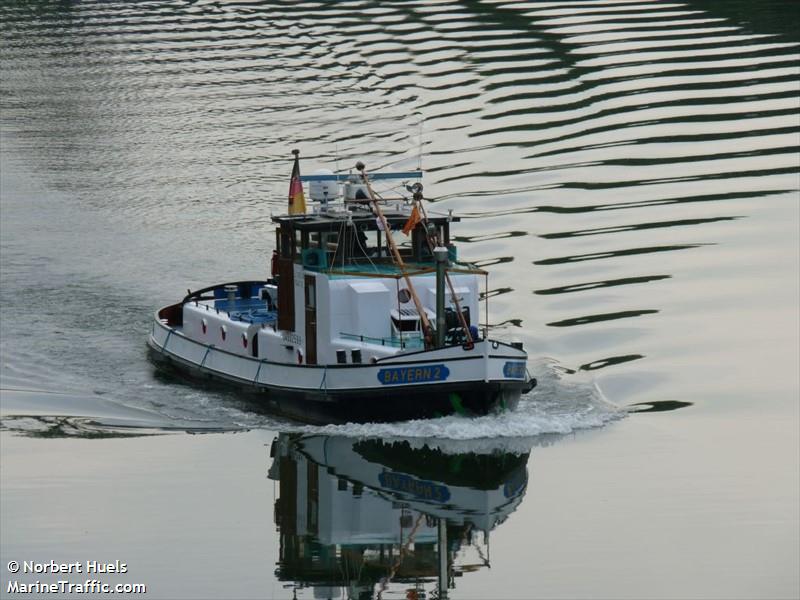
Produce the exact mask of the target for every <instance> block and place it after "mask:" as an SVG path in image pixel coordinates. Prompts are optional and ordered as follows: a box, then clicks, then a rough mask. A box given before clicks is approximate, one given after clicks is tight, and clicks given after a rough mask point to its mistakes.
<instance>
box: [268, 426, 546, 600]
mask: <svg viewBox="0 0 800 600" xmlns="http://www.w3.org/2000/svg"><path fill="white" fill-rule="evenodd" d="M529 453H530V446H527V447H524V448H523V449H521V450H520V449H517V451H516V452H505V451H498V450H496V449H495V450H489V451H484V450H481V451H480V452H476V451H471V450H470V449H469V448H466V449H465V447H464V446H463V445H462V446H460V447H458V449H457V450H453V449H446V448H445V449H441V448H437V449H431V448H430V447H428V446H420V445H419V443H418V442H416V441H415V442H413V443H412V442H411V441H406V440H401V441H383V440H379V439H367V440H363V439H361V440H359V439H355V438H347V437H329V436H317V435H313V436H302V435H297V434H285V433H282V434H280V435H279V437H278V438H277V439H276V440H274V441H273V445H272V450H271V454H272V456H273V463H272V466H271V468H270V470H269V477H270V478H271V479H275V480H279V481H280V486H279V487H280V497H279V498H278V499H277V500H276V502H275V522H276V525H277V526H278V528H279V530H280V558H279V563H278V569H277V572H276V574H277V576H278V578H279V579H280V580H281V581H291V582H293V586H294V587H295V593H297V591H298V590H299V589H302V588H308V587H313V588H314V589H313V596H314V597H315V598H353V599H365V598H374V597H381V595H382V594H383V592H384V591H385V590H387V588H388V587H389V585H390V584H391V587H392V596H396V595H397V593H398V592H405V597H407V598H415V599H422V598H435V597H438V598H444V597H446V596H447V589H449V588H454V587H455V580H456V578H457V577H460V576H462V575H463V574H464V573H468V572H470V571H474V570H477V569H480V568H482V567H488V566H489V532H490V531H491V530H492V529H494V528H495V527H497V526H498V525H499V524H500V523H502V522H503V521H505V520H506V519H507V518H508V516H509V515H510V514H511V513H512V512H514V510H515V509H516V507H517V506H518V505H519V504H520V502H521V501H522V498H523V496H524V494H525V488H526V485H527V481H528V475H527V469H526V465H527V462H528V455H529Z"/></svg>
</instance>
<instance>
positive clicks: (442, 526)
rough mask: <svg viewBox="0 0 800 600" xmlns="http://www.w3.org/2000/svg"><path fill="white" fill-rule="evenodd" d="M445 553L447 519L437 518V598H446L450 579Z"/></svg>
mask: <svg viewBox="0 0 800 600" xmlns="http://www.w3.org/2000/svg"><path fill="white" fill-rule="evenodd" d="M447 554H448V553H447V521H445V520H444V519H439V598H447V588H448V583H449V581H450V573H449V568H448V564H447Z"/></svg>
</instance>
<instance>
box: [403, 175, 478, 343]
mask: <svg viewBox="0 0 800 600" xmlns="http://www.w3.org/2000/svg"><path fill="white" fill-rule="evenodd" d="M414 201H415V202H416V204H417V206H419V208H420V210H421V211H422V223H423V227H424V228H425V240H426V241H427V242H428V247H429V248H430V249H431V252H434V248H435V247H436V246H439V245H440V244H441V243H442V242H443V240H440V239H439V234H438V233H437V234H436V235H435V236H431V235H430V233H429V230H428V213H427V212H426V211H425V206H423V204H422V189H421V187H420V190H419V191H418V192H415V193H414ZM431 237H433V240H431ZM444 277H445V280H446V281H447V286H448V287H449V288H450V297H451V298H452V299H453V304H455V307H456V314H457V315H458V322H459V323H460V325H461V328H462V329H463V330H464V339H466V341H467V344H472V341H473V340H472V334H471V333H470V332H469V327H467V320H466V319H465V318H464V313H462V312H461V303H460V302H459V301H458V295H457V294H456V290H455V288H454V287H453V281H452V280H451V279H450V274H449V273H448V272H447V269H445V271H444ZM487 314H488V312H487Z"/></svg>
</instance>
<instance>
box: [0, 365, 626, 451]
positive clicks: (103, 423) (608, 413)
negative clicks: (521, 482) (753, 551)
mask: <svg viewBox="0 0 800 600" xmlns="http://www.w3.org/2000/svg"><path fill="white" fill-rule="evenodd" d="M532 373H533V375H534V376H535V377H536V378H537V380H538V385H537V386H536V388H535V389H534V390H533V391H532V392H530V393H529V394H527V395H525V396H523V397H522V399H521V400H520V404H519V406H518V408H517V409H516V410H514V411H511V412H505V413H498V414H493V415H487V416H482V417H466V416H447V417H441V418H438V419H426V420H414V421H403V422H397V423H358V424H356V423H348V424H344V425H325V426H312V425H301V424H297V423H294V422H291V421H286V420H283V419H280V418H278V417H275V416H271V415H266V414H263V413H259V412H256V411H255V408H256V407H255V406H254V405H253V404H252V403H249V402H246V401H242V400H239V399H237V398H236V397H235V396H234V395H230V394H223V395H219V394H216V393H214V392H209V391H202V390H197V389H196V388H192V387H185V388H184V387H178V390H179V391H178V393H175V392H174V389H173V393H172V394H171V395H170V396H169V397H168V398H167V397H164V396H163V394H159V393H158V390H159V388H160V386H154V387H152V388H150V389H149V390H147V391H149V392H150V393H151V395H152V398H151V399H150V400H143V398H142V397H141V396H142V395H140V397H139V398H138V399H136V398H122V397H115V394H114V393H113V392H109V393H103V394H98V393H92V394H80V393H77V392H71V393H54V392H50V391H33V390H27V391H24V390H8V389H6V390H3V393H2V394H0V398H2V402H0V405H2V413H3V414H2V419H0V421H2V422H1V423H0V429H2V430H5V431H11V432H14V433H17V434H21V435H27V436H34V437H86V438H95V437H117V436H141V435H152V434H157V433H162V434H163V433H175V432H190V433H219V432H228V431H246V430H252V429H267V430H271V431H279V432H286V433H300V434H305V435H332V436H342V437H350V438H362V439H365V438H381V439H384V440H399V439H402V440H405V441H407V442H408V443H410V444H411V445H412V446H414V447H417V446H419V447H423V446H428V447H431V448H438V449H440V450H441V451H442V452H445V453H461V452H465V451H469V452H485V453H490V452H495V451H504V452H513V451H514V448H516V447H517V446H519V448H520V449H521V450H520V451H527V450H528V449H530V446H531V445H532V444H536V445H542V444H547V443H549V442H548V440H549V439H551V437H552V436H557V435H562V434H569V433H572V432H574V431H578V430H582V429H589V428H593V427H600V426H603V425H605V424H606V423H609V422H611V421H614V420H616V419H619V418H622V417H623V416H625V415H626V414H627V413H628V411H627V410H626V409H623V408H620V407H617V406H615V405H614V404H612V403H611V402H609V401H608V400H607V399H606V398H605V396H604V395H603V393H602V391H601V390H600V389H599V387H598V386H597V385H596V384H595V383H594V381H593V380H592V379H591V375H590V374H588V373H583V372H579V373H577V374H574V373H568V372H566V371H565V370H564V369H563V368H561V367H560V366H559V365H558V363H557V362H555V361H552V360H545V359H541V360H539V361H538V362H534V363H532ZM143 396H145V397H146V396H147V394H143ZM532 438H537V439H536V440H535V442H534V441H532Z"/></svg>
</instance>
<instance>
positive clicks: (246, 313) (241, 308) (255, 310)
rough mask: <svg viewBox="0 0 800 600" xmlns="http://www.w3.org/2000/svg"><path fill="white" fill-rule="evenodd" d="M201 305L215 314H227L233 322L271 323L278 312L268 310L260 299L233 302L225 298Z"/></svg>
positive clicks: (239, 299) (238, 299) (243, 299)
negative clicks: (215, 312) (212, 310)
mask: <svg viewBox="0 0 800 600" xmlns="http://www.w3.org/2000/svg"><path fill="white" fill-rule="evenodd" d="M201 304H205V305H206V306H208V307H209V308H210V309H214V310H216V311H217V312H225V313H228V315H229V316H230V318H231V320H233V321H243V322H245V323H271V322H272V321H275V320H276V319H277V318H278V311H276V310H269V309H268V308H267V303H266V301H264V300H261V299H260V298H236V299H235V300H233V301H230V300H228V299H227V298H217V299H215V300H209V301H206V302H202V303H201Z"/></svg>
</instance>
